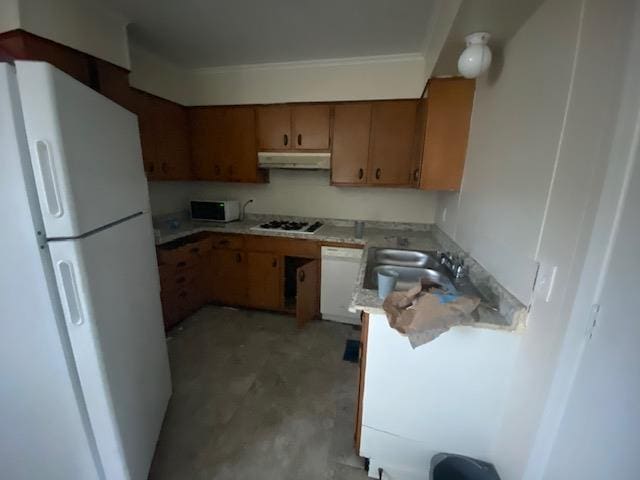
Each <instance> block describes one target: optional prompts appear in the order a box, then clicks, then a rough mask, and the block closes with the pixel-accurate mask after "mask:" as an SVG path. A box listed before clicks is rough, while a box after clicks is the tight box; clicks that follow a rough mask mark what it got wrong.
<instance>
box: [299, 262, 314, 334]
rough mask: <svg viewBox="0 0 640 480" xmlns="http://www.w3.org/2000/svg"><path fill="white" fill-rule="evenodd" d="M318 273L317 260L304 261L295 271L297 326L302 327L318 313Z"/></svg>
mask: <svg viewBox="0 0 640 480" xmlns="http://www.w3.org/2000/svg"><path fill="white" fill-rule="evenodd" d="M318 273H319V263H318V260H311V261H309V262H308V263H305V264H304V265H302V266H301V267H298V270H297V272H296V274H297V298H296V320H297V321H298V326H299V327H304V325H305V324H307V323H308V322H310V321H311V320H313V319H314V318H315V317H316V316H317V315H318V298H319V296H318V287H319V284H318Z"/></svg>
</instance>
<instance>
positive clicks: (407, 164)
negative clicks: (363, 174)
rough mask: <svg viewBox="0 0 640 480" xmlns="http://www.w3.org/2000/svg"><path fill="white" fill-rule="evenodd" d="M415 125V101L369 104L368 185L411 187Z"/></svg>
mask: <svg viewBox="0 0 640 480" xmlns="http://www.w3.org/2000/svg"><path fill="white" fill-rule="evenodd" d="M415 121H416V101H415V100H393V101H384V102H376V103H374V104H373V112H372V119H371V150H370V152H371V153H370V158H369V166H370V168H369V183H370V184H374V185H390V186H404V185H407V186H408V185H410V184H411V174H412V171H411V170H412V168H411V167H412V166H413V161H412V152H413V146H414V141H413V140H414V133H415Z"/></svg>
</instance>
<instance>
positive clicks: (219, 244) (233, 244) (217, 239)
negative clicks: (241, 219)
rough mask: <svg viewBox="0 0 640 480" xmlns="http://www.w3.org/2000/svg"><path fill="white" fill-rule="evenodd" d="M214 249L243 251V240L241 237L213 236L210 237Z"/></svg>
mask: <svg viewBox="0 0 640 480" xmlns="http://www.w3.org/2000/svg"><path fill="white" fill-rule="evenodd" d="M210 241H211V245H212V247H213V248H226V249H229V250H242V247H243V244H244V242H243V239H242V237H241V236H240V235H224V234H222V235H221V234H218V233H215V234H212V235H211V237H210Z"/></svg>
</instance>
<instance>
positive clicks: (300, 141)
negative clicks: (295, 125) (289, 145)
mask: <svg viewBox="0 0 640 480" xmlns="http://www.w3.org/2000/svg"><path fill="white" fill-rule="evenodd" d="M298 145H302V134H301V133H299V134H298Z"/></svg>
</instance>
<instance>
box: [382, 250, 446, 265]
mask: <svg viewBox="0 0 640 480" xmlns="http://www.w3.org/2000/svg"><path fill="white" fill-rule="evenodd" d="M433 253H435V252H433ZM374 259H375V263H377V264H378V265H396V266H401V267H419V268H432V269H433V268H438V266H439V264H438V261H437V260H436V255H435V254H432V252H421V251H419V250H399V249H394V248H380V249H376V250H375V255H374Z"/></svg>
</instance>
